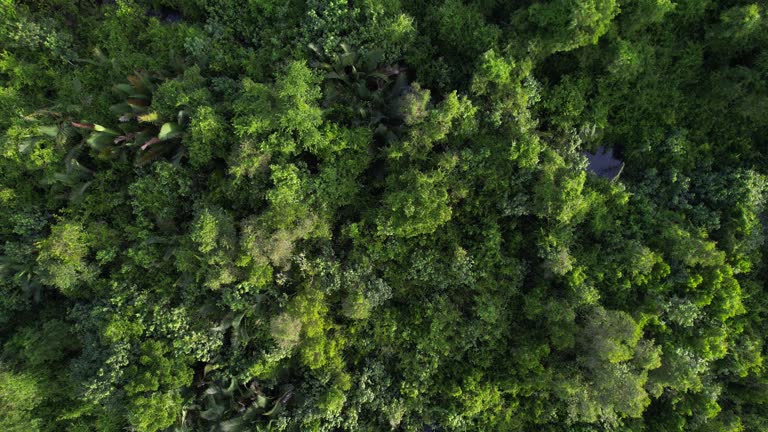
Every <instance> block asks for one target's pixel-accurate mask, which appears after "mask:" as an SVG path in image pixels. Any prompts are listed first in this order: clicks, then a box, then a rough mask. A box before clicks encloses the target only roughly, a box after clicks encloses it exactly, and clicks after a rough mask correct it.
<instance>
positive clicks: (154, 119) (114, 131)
mask: <svg viewBox="0 0 768 432" xmlns="http://www.w3.org/2000/svg"><path fill="white" fill-rule="evenodd" d="M157 81H158V78H156V77H152V76H149V75H147V74H142V73H137V74H135V75H131V76H129V77H128V82H127V83H121V84H117V85H115V86H114V87H113V90H114V91H115V92H116V93H118V94H120V95H121V96H122V97H123V98H125V100H124V101H123V102H120V103H118V104H115V105H112V106H111V107H110V111H112V112H113V113H115V114H116V115H118V116H119V117H118V123H117V126H116V127H114V128H110V127H106V126H103V125H99V124H95V123H86V122H72V126H74V127H76V128H79V129H84V130H88V131H90V134H89V136H88V138H87V140H86V143H87V144H88V145H89V146H90V147H91V148H92V149H94V150H95V151H96V152H97V154H98V155H99V156H100V157H102V158H107V159H111V158H117V157H121V156H122V155H124V154H125V153H126V152H128V151H129V150H134V151H135V153H136V156H135V158H136V163H137V164H139V165H143V164H146V163H148V162H150V161H152V160H154V159H157V158H159V157H161V156H165V155H170V156H171V158H172V159H173V160H174V161H175V162H178V160H179V159H181V157H182V156H183V155H184V148H183V146H181V137H182V136H183V134H184V131H185V129H186V127H187V125H188V124H189V115H188V114H187V112H186V111H184V110H181V111H179V112H178V114H177V115H176V118H175V119H173V120H171V121H167V120H168V119H162V118H160V116H159V114H158V113H157V112H154V111H152V92H153V91H154V89H155V88H156V86H157Z"/></svg>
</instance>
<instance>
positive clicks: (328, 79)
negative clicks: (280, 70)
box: [309, 44, 410, 141]
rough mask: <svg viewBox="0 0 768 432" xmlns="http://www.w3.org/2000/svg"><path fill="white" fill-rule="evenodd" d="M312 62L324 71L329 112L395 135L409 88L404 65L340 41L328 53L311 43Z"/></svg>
mask: <svg viewBox="0 0 768 432" xmlns="http://www.w3.org/2000/svg"><path fill="white" fill-rule="evenodd" d="M309 49H310V50H311V51H312V52H313V53H314V54H315V57H316V60H315V61H314V62H312V66H313V67H316V68H318V69H321V70H323V71H325V77H324V78H325V80H324V82H325V86H324V87H325V88H324V93H325V101H324V104H325V105H326V107H328V109H329V110H330V111H331V112H335V113H336V114H337V115H339V116H342V117H344V118H347V119H351V122H352V124H353V125H355V126H359V125H369V126H371V127H373V129H374V130H375V132H376V134H377V135H382V136H384V137H386V138H387V140H388V141H389V140H392V139H394V138H395V135H396V133H397V130H398V129H399V127H400V126H401V125H402V116H401V115H400V112H399V110H398V106H399V99H400V98H401V97H402V96H403V95H405V94H407V93H408V90H409V88H410V85H409V82H408V76H407V74H406V73H405V72H406V71H405V69H404V68H403V67H401V66H399V65H397V64H394V65H387V64H384V63H383V62H382V60H383V54H382V52H381V51H375V50H374V51H370V52H367V53H361V52H359V51H358V50H355V49H352V48H351V47H349V46H348V45H347V44H341V53H338V54H331V55H329V54H327V53H325V52H323V50H322V49H321V48H319V47H317V46H316V45H314V44H309Z"/></svg>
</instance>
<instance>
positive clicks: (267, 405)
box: [179, 378, 294, 432]
mask: <svg viewBox="0 0 768 432" xmlns="http://www.w3.org/2000/svg"><path fill="white" fill-rule="evenodd" d="M203 385H204V386H205V390H204V391H203V395H202V397H201V398H199V399H198V400H200V401H201V402H200V403H199V404H197V405H192V406H189V407H187V409H186V410H185V413H184V421H183V426H182V428H181V429H179V430H199V431H209V432H245V431H252V430H258V429H259V426H263V425H265V424H268V423H269V422H270V421H271V420H272V419H273V418H275V416H276V415H277V414H279V413H280V412H281V410H282V409H283V408H284V407H285V405H286V404H287V403H288V402H289V401H290V399H291V397H292V396H293V392H294V388H293V386H292V385H287V386H285V387H284V388H283V389H282V392H281V393H280V395H279V396H277V397H268V396H267V395H265V394H264V392H263V391H262V389H261V387H260V386H259V384H258V382H257V381H255V380H253V381H250V382H249V383H247V384H242V383H239V382H238V381H237V379H235V378H231V379H230V380H229V382H222V381H213V382H209V383H207V384H203ZM190 427H191V429H190ZM184 428H187V429H184Z"/></svg>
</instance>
